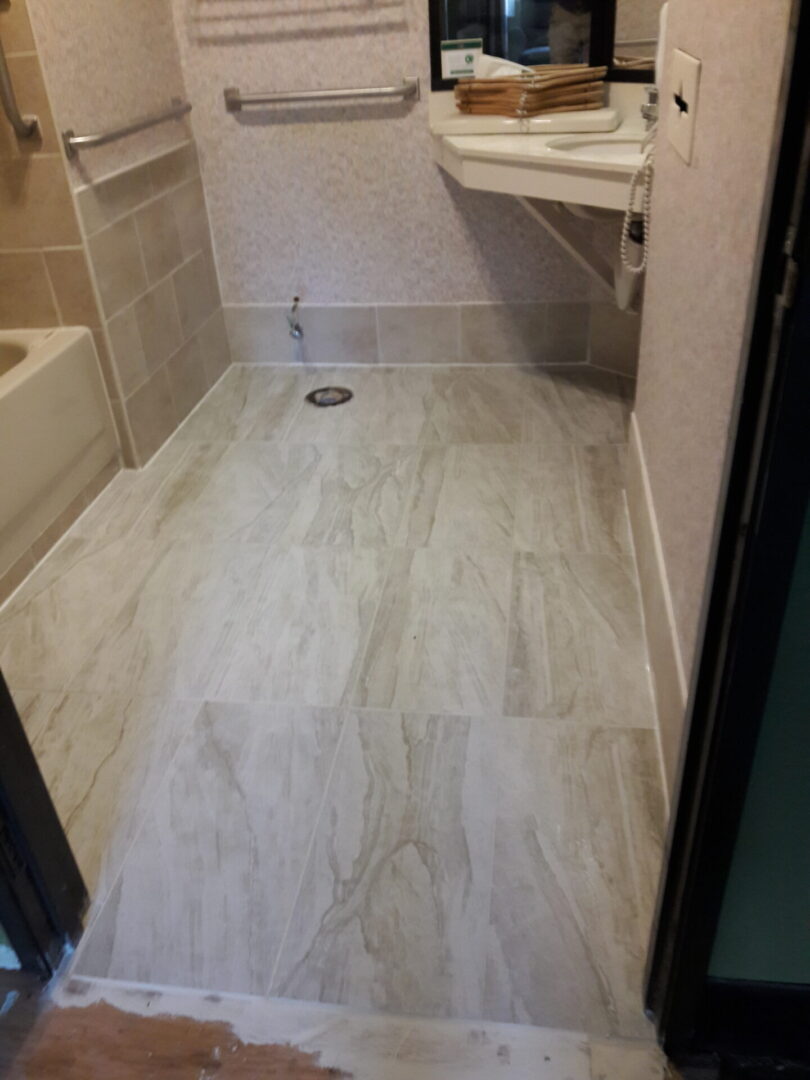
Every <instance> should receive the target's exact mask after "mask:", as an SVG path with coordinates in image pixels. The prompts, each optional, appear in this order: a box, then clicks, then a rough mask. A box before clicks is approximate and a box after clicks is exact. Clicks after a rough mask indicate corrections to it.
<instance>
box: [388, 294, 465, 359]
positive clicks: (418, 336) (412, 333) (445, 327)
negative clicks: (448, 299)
mask: <svg viewBox="0 0 810 1080" xmlns="http://www.w3.org/2000/svg"><path fill="white" fill-rule="evenodd" d="M459 321H460V320H459V308H458V305H457V304H448V305H442V304H423V305H420V306H413V305H410V304H396V305H395V304H390V305H389V304H381V305H380V306H379V307H378V308H377V328H378V331H379V336H380V363H381V364H448V363H457V362H458V360H459V359H460V336H461V335H460V330H459Z"/></svg>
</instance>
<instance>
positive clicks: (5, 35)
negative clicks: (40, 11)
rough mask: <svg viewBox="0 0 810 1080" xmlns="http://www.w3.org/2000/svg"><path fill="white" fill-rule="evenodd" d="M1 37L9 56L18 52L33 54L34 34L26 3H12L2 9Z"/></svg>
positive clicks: (0, 14) (0, 8)
mask: <svg viewBox="0 0 810 1080" xmlns="http://www.w3.org/2000/svg"><path fill="white" fill-rule="evenodd" d="M0 36H2V39H3V47H4V48H5V50H6V53H7V54H8V55H11V54H12V53H17V52H33V50H34V49H35V48H36V46H35V44H34V32H33V30H32V29H31V22H30V20H29V18H28V9H27V7H26V5H25V4H24V3H12V4H9V5H8V7H6V6H5V5H3V7H0Z"/></svg>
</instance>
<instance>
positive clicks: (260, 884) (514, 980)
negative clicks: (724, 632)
mask: <svg viewBox="0 0 810 1080" xmlns="http://www.w3.org/2000/svg"><path fill="white" fill-rule="evenodd" d="M327 384H343V385H348V386H349V387H350V388H351V389H352V390H353V391H354V395H355V396H354V399H353V400H352V402H350V403H349V404H348V405H345V406H341V407H338V408H332V409H318V408H315V407H314V406H312V405H310V404H308V403H306V402H305V401H304V395H305V393H306V392H307V391H308V390H309V389H312V388H314V387H315V386H319V385H327ZM628 410H629V399H628V395H627V384H626V382H625V381H624V380H622V379H620V378H619V377H617V376H612V375H608V374H606V373H603V372H594V371H588V370H586V369H578V370H576V371H574V370H570V369H569V370H558V371H554V370H549V369H544V370H539V371H538V370H533V369H528V368H518V367H508V366H502V367H496V366H494V365H490V366H489V367H478V368H476V367H469V368H460V367H459V368H453V369H450V368H441V367H434V368H429V367H424V368H419V367H410V368H407V367H406V368H383V367H379V368H351V369H346V368H344V369H316V368H312V369H300V368H299V369H293V368H272V369H271V368H261V367H244V368H234V369H232V370H231V371H229V372H228V373H227V374H226V375H225V377H224V378H223V379H222V380H221V381H220V382H219V383H218V384H217V386H216V387H215V388H214V390H213V391H212V392H211V393H210V394H209V395H208V397H207V398H206V399H205V400H204V401H203V402H202V403H201V405H200V406H199V408H198V409H197V410H195V412H194V413H192V415H191V416H190V417H189V419H188V421H187V422H186V423H185V424H184V425H183V427H182V429H181V430H180V431H179V432H178V433H177V434H176V436H175V437H174V438H173V439H172V440H171V441H170V442H169V443H168V444H167V446H166V447H164V449H163V450H162V451H161V452H160V453H159V454H158V455H156V457H155V458H154V459H153V460H152V462H150V464H149V466H148V467H147V468H146V469H144V470H142V471H141V472H138V473H132V472H128V473H124V474H121V475H120V476H119V477H116V479H115V481H114V483H113V484H111V485H110V486H109V488H108V489H107V490H106V491H105V492H104V494H103V496H102V497H101V498H100V499H98V500H97V501H96V502H95V503H94V504H93V506H92V507H90V508H89V509H88V511H87V513H86V514H84V515H83V517H82V518H81V519H80V520H79V521H78V522H77V523H76V525H75V526H74V528H73V529H72V530H71V531H70V533H69V534H68V536H67V537H66V538H65V539H64V540H63V541H62V542H61V543H60V544H59V545H58V546H57V547H56V548H55V550H54V551H53V553H52V554H51V555H50V556H49V557H48V558H47V559H46V560H45V562H43V563H42V565H41V566H40V567H39V568H38V569H37V570H36V571H35V573H34V574H33V575H32V576H31V578H30V579H29V580H28V581H27V582H26V583H25V584H24V585H23V586H22V588H21V589H20V590H19V591H18V593H17V594H16V595H15V596H14V597H13V599H12V600H11V601H10V602H9V603H7V604H6V606H5V607H4V608H3V609H2V611H0V665H2V667H3V671H4V674H5V675H6V677H7V678H8V680H9V683H10V685H11V688H12V692H13V693H14V694H15V697H16V700H17V703H18V706H19V709H20V712H21V714H22V717H23V722H24V725H25V727H26V731H27V732H28V734H29V737H30V738H31V740H32V742H33V745H34V748H35V752H36V753H37V755H38V757H39V761H40V765H41V767H42V769H43V772H44V774H45V776H46V778H47V780H48V782H49V784H50V786H51V790H52V793H53V796H54V799H55V802H56V805H57V808H58V810H59V812H60V814H61V815H62V818H63V821H64V822H65V824H66V827H67V831H68V835H69V838H70V840H71V842H72V843H73V845H74V849H75V851H76V853H77V855H78V858H79V861H80V863H81V866H82V869H83V871H84V873H85V876H86V877H87V880H88V883H89V885H90V887H91V890H92V892H93V900H94V907H93V918H92V922H91V925H90V929H89V931H88V933H87V935H86V938H85V941H84V942H83V943H82V947H81V950H80V953H79V956H78V959H77V970H78V971H80V972H83V973H85V974H87V975H93V976H98V977H103V978H110V977H111V978H120V979H130V980H140V981H143V982H148V983H152V984H155V983H158V984H173V985H185V986H188V987H199V988H200V989H201V990H207V991H214V992H216V991H241V992H247V993H257V994H267V993H271V994H275V995H286V996H287V997H289V998H292V997H302V998H308V999H313V1000H317V1001H319V1002H324V1003H329V1004H330V1005H342V1006H345V1005H351V1006H354V1007H357V1008H361V1009H384V1010H388V1011H396V1012H398V1013H410V1014H419V1015H423V1016H431V1017H439V1016H442V1017H468V1018H471V1019H474V1020H476V1021H482V1020H484V1019H486V1020H489V1021H496V1020H497V1021H500V1020H504V1021H517V1022H519V1023H533V1024H542V1025H554V1026H558V1027H562V1028H568V1029H572V1030H573V1029H581V1030H583V1031H588V1032H592V1033H594V1034H596V1035H598V1036H599V1037H603V1036H604V1037H611V1038H616V1037H628V1038H639V1037H641V1038H646V1037H647V1036H648V1035H649V1032H648V1028H647V1024H646V1021H645V1020H644V1018H643V1014H642V1011H641V1002H640V994H641V986H642V975H643V960H644V951H645V946H646V939H647V932H648V928H649V922H650V918H651V913H652V907H653V896H654V891H655V887H656V874H657V868H658V860H659V858H660V849H661V832H662V826H663V820H662V817H663V808H662V805H661V802H662V796H661V782H660V771H659V763H658V759H657V750H656V742H655V733H654V730H652V729H653V727H654V711H653V702H652V697H651V694H650V687H649V685H648V675H647V668H646V652H645V647H644V638H643V631H642V621H641V611H640V605H639V598H638V589H637V580H636V570H635V566H634V563H633V555H632V547H631V545H630V541H629V533H628V527H627V515H626V509H625V500H624V490H623V486H624V481H623V468H624V446H623V445H622V444H623V443H624V440H625V429H626V423H627V417H628ZM292 1007H294V1008H303V1006H300V1007H299V1006H292ZM308 1007H309V1006H308ZM319 1007H321V1008H323V1007H324V1006H319ZM408 1030H409V1029H408V1028H404V1029H403V1030H402V1031H401V1032H400V1035H401V1038H402V1039H403V1040H406V1041H405V1042H403V1043H402V1045H403V1047H405V1046H406V1044H407V1045H408V1046H411V1043H408V1039H411V1042H412V1046H411V1049H409V1050H408V1051H407V1053H405V1052H404V1051H403V1055H400V1054H399V1053H398V1052H397V1051H392V1053H393V1054H394V1057H395V1058H396V1060H397V1061H399V1060H400V1057H402V1060H403V1061H404V1060H405V1059H406V1058H407V1062H408V1067H410V1066H411V1065H412V1064H413V1059H415V1058H418V1057H419V1055H420V1054H422V1053H423V1050H424V1049H425V1048H424V1046H423V1045H422V1043H421V1042H420V1041H419V1038H416V1037H414V1039H412V1038H411V1036H407V1038H406V1035H407V1031H408ZM425 1037H427V1036H425ZM420 1038H421V1037H420ZM594 1052H595V1054H596V1056H595V1057H594V1059H593V1061H589V1060H588V1059H587V1054H585V1055H584V1056H583V1055H582V1054H581V1053H580V1050H579V1049H577V1051H576V1053H575V1054H574V1056H573V1057H572V1058H571V1069H572V1070H574V1071H576V1075H577V1076H579V1074H580V1073H581V1072H582V1069H583V1068H584V1069H585V1074H584V1075H587V1073H588V1071H589V1069H590V1068H591V1067H593V1068H597V1067H598V1068H601V1067H602V1066H601V1065H599V1064H598V1063H599V1062H602V1061H608V1062H609V1067H610V1068H615V1067H624V1062H625V1058H622V1062H621V1063H620V1066H615V1063H614V1060H613V1056H612V1055H611V1047H610V1046H609V1045H608V1048H607V1049H606V1050H605V1052H604V1053H603V1054H602V1055H601V1057H600V1053H601V1049H600V1047H599V1046H595V1051H594ZM645 1052H646V1049H645ZM619 1056H620V1057H622V1055H619ZM631 1056H632V1055H631ZM642 1056H643V1055H642ZM575 1059H576V1060H575ZM392 1060H393V1058H392ZM454 1060H455V1058H454ZM566 1060H567V1059H566ZM638 1060H639V1061H641V1058H639V1059H638ZM501 1064H502V1063H501ZM641 1066H642V1068H645V1067H646V1066H645V1064H644V1061H641ZM499 1067H500V1065H499ZM566 1067H567V1066H566ZM633 1068H635V1065H633ZM577 1070H578V1071H577ZM573 1074H574V1073H573V1072H572V1075H573ZM448 1075H449V1074H448ZM459 1075H460V1074H459ZM566 1075H567V1073H566ZM628 1075H629V1074H628Z"/></svg>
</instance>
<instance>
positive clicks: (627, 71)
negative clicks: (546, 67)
mask: <svg viewBox="0 0 810 1080" xmlns="http://www.w3.org/2000/svg"><path fill="white" fill-rule="evenodd" d="M428 2H429V9H430V61H431V88H432V89H433V90H452V88H453V86H454V85H455V83H456V80H455V79H452V78H443V76H442V62H441V52H442V43H443V42H444V43H445V45H447V43H449V42H454V41H459V42H461V41H469V40H471V39H478V38H480V39H481V40H482V41H483V48H484V52H485V53H489V54H490V55H492V56H502V57H504V58H506V59H507V60H514V61H515V62H516V63H518V64H524V65H525V66H527V67H534V66H537V65H542V64H591V65H593V66H595V67H599V66H603V65H604V66H606V67H607V68H608V74H607V78H608V79H609V80H611V81H614V82H652V81H653V77H654V57H655V47H656V41H657V38H658V19H659V13H660V9H661V4H662V2H663V0H428ZM614 42H615V48H614Z"/></svg>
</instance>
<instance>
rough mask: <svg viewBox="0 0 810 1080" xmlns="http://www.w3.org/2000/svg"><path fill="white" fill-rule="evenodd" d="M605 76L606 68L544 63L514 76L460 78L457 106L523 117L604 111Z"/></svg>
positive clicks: (482, 113)
mask: <svg viewBox="0 0 810 1080" xmlns="http://www.w3.org/2000/svg"><path fill="white" fill-rule="evenodd" d="M510 66H511V65H510ZM515 66H517V65H515ZM606 74H607V68H605V67H586V66H585V65H584V64H545V65H543V66H540V67H533V68H523V69H522V70H521V71H520V72H519V74H515V75H495V76H492V75H489V76H486V77H483V78H478V77H477V76H476V77H473V78H470V79H459V81H458V82H457V83H456V89H455V94H456V105H457V107H458V108H459V109H460V110H461V112H463V113H473V114H475V115H477V116H485V115H489V116H515V117H522V116H539V115H540V114H541V113H559V112H579V111H580V110H582V109H601V108H602V107H603V105H604V104H605V82H604V80H605V75H606Z"/></svg>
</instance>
